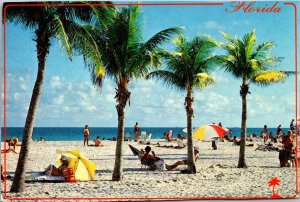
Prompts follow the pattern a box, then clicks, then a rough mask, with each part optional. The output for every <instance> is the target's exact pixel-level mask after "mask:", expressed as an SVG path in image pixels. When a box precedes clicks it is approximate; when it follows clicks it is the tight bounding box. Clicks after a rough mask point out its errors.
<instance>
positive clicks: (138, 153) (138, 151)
mask: <svg viewBox="0 0 300 202" xmlns="http://www.w3.org/2000/svg"><path fill="white" fill-rule="evenodd" d="M128 146H129V147H130V149H131V151H132V153H133V155H135V156H138V155H140V153H141V152H140V150H138V149H137V148H135V147H134V146H132V145H130V144H129V145H128Z"/></svg>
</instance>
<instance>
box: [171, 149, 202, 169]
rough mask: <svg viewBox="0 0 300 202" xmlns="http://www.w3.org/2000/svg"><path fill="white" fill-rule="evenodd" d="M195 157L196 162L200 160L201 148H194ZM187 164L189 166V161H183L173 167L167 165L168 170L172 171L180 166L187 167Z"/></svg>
mask: <svg viewBox="0 0 300 202" xmlns="http://www.w3.org/2000/svg"><path fill="white" fill-rule="evenodd" d="M194 157H195V162H196V161H197V160H198V158H199V147H194ZM187 164H188V161H187V160H182V161H177V162H176V163H174V164H173V165H167V164H166V168H167V170H172V169H174V168H177V166H179V165H187Z"/></svg>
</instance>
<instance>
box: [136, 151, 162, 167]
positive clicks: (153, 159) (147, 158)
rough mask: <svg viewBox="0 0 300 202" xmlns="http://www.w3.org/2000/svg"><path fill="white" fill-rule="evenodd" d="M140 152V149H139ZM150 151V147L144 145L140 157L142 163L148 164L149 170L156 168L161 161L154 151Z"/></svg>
mask: <svg viewBox="0 0 300 202" xmlns="http://www.w3.org/2000/svg"><path fill="white" fill-rule="evenodd" d="M141 152H142V151H141ZM150 152H151V147H150V146H147V147H145V151H144V152H143V155H142V157H141V161H142V164H144V165H147V166H149V169H150V170H156V169H157V167H158V166H159V165H160V164H161V162H163V160H162V159H160V158H159V157H157V156H156V155H155V153H154V151H152V152H151V153H152V154H150Z"/></svg>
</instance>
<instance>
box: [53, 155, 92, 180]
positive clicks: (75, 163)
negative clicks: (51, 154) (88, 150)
mask: <svg viewBox="0 0 300 202" xmlns="http://www.w3.org/2000/svg"><path fill="white" fill-rule="evenodd" d="M56 153H57V157H56V159H55V161H56V163H57V165H58V166H60V165H61V161H60V158H61V156H66V157H67V160H68V162H69V166H68V167H69V168H72V169H73V172H74V174H75V178H76V180H77V181H90V180H93V178H94V176H95V170H96V165H95V164H94V163H93V162H92V161H90V160H89V159H88V158H87V157H86V156H85V155H83V154H82V153H81V152H80V150H78V149H74V150H70V151H61V150H59V149H57V150H56Z"/></svg>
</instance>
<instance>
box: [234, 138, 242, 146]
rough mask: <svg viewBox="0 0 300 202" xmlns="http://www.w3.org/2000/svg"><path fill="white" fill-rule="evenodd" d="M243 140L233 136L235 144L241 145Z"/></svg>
mask: <svg viewBox="0 0 300 202" xmlns="http://www.w3.org/2000/svg"><path fill="white" fill-rule="evenodd" d="M240 142H241V140H240V139H236V136H233V144H234V145H240V144H241V143H240Z"/></svg>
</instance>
